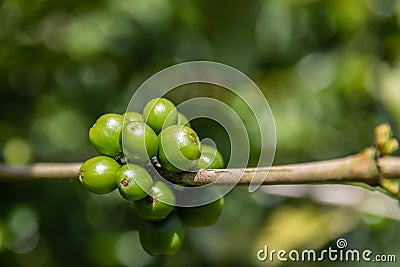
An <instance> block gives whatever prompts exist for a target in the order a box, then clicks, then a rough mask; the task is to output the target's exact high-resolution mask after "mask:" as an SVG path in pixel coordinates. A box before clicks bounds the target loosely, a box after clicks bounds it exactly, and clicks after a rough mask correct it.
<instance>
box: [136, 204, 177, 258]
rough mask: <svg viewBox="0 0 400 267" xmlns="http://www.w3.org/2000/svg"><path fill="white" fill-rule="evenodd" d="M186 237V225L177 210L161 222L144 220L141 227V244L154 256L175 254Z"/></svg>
mask: <svg viewBox="0 0 400 267" xmlns="http://www.w3.org/2000/svg"><path fill="white" fill-rule="evenodd" d="M184 238H185V228H184V225H183V223H182V222H181V220H180V218H179V216H177V214H176V213H175V212H173V213H172V214H170V215H169V216H168V217H167V218H165V219H164V220H162V221H160V222H149V221H143V223H142V224H141V225H140V227H139V240H140V244H141V245H142V247H143V249H144V250H145V251H146V252H147V253H149V254H150V255H152V256H172V255H174V254H175V253H177V252H178V251H179V249H180V248H181V247H182V244H183V241H184Z"/></svg>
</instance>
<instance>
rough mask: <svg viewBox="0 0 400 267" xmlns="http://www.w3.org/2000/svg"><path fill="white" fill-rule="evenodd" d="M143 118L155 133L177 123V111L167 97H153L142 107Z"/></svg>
mask: <svg viewBox="0 0 400 267" xmlns="http://www.w3.org/2000/svg"><path fill="white" fill-rule="evenodd" d="M143 119H144V121H145V122H146V123H147V124H148V125H149V126H150V127H151V128H152V129H153V130H154V132H155V133H156V134H159V133H160V132H161V130H162V129H164V128H166V127H168V126H171V125H174V124H176V123H177V121H178V111H177V110H176V108H175V105H174V104H173V103H172V102H171V101H169V100H168V99H165V98H154V99H152V100H150V101H149V102H148V103H147V104H146V106H145V107H144V109H143Z"/></svg>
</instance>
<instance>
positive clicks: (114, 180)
mask: <svg viewBox="0 0 400 267" xmlns="http://www.w3.org/2000/svg"><path fill="white" fill-rule="evenodd" d="M89 140H90V142H91V144H92V146H93V147H94V148H95V150H96V151H97V152H99V153H100V154H101V155H102V156H97V157H93V158H91V159H89V160H87V161H85V162H84V163H83V164H82V167H81V168H80V173H79V180H80V182H81V183H82V185H83V186H84V187H85V188H86V189H88V190H89V191H91V192H93V193H97V194H106V193H109V192H111V191H113V190H114V189H116V188H118V190H119V192H120V194H121V196H122V197H123V198H125V199H127V200H130V201H133V203H135V205H134V206H135V208H136V211H137V213H138V215H139V216H140V217H141V218H143V219H144V220H143V221H142V223H141V224H140V225H141V226H140V227H139V239H140V243H141V245H142V247H143V249H144V250H145V251H146V252H148V253H149V254H150V255H153V256H159V255H173V254H175V253H176V252H177V251H179V249H180V248H181V246H182V243H183V239H184V235H185V230H184V225H185V224H186V225H189V226H194V227H205V226H209V225H211V224H213V223H215V222H216V221H217V220H218V217H219V215H220V213H221V210H222V208H223V205H224V199H223V198H222V197H221V198H219V199H218V200H216V201H214V202H211V203H209V204H206V205H203V206H197V207H191V208H189V207H179V208H176V207H174V203H175V201H176V198H175V193H174V191H173V190H172V189H171V188H170V187H169V186H168V185H167V183H165V182H163V181H161V180H159V181H155V180H153V178H152V177H151V175H150V174H149V172H148V170H147V169H146V168H145V164H149V162H151V160H152V159H153V160H154V159H156V161H157V162H158V163H159V164H160V165H161V167H162V168H163V169H166V170H168V171H172V172H180V171H186V170H196V169H202V168H222V167H223V165H224V161H223V158H222V155H221V154H220V152H219V151H218V150H217V149H216V148H214V147H212V146H208V145H201V143H200V140H199V138H198V136H197V134H196V132H195V131H194V130H193V129H192V128H191V125H190V123H189V122H188V120H187V118H186V117H185V116H184V115H183V114H182V113H180V112H178V111H177V109H176V107H175V105H174V104H173V103H172V102H171V101H169V100H167V99H165V98H155V99H152V100H150V101H149V102H148V103H147V104H146V106H145V107H144V109H143V114H140V113H137V112H126V113H124V114H122V115H120V114H105V115H102V116H101V117H100V118H99V119H98V120H97V121H96V123H95V124H94V125H93V126H92V128H91V129H90V131H89ZM209 193H210V194H215V193H214V192H212V191H211V189H210V192H209ZM171 203H172V204H171Z"/></svg>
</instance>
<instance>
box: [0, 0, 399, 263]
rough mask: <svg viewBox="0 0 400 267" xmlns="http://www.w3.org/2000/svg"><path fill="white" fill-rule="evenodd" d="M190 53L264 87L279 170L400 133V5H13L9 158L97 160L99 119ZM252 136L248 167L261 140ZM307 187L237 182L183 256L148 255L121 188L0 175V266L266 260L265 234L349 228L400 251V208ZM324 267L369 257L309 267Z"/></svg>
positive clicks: (5, 94) (321, 240) (212, 130)
mask: <svg viewBox="0 0 400 267" xmlns="http://www.w3.org/2000/svg"><path fill="white" fill-rule="evenodd" d="M192 60H210V61H216V62H220V63H224V64H228V65H230V66H233V67H235V68H237V69H238V70H240V71H242V72H244V73H245V74H246V75H248V76H249V77H250V78H251V79H253V80H254V81H255V82H256V84H257V85H258V86H259V88H260V89H261V90H262V92H263V93H264V95H265V96H266V98H267V99H268V101H269V104H270V106H271V109H272V112H273V114H274V118H275V123H276V128H277V151H276V157H275V161H274V164H275V165H277V164H285V163H298V162H306V161H313V160H323V159H331V158H336V157H341V156H345V155H349V154H353V153H357V152H359V151H360V150H362V149H363V148H364V147H366V146H369V145H370V144H371V143H372V138H373V129H374V127H375V126H376V125H377V124H379V123H381V122H389V123H391V124H392V127H393V129H394V132H395V135H396V134H397V136H398V133H399V130H400V1H395V0H392V1H391V0H384V1H380V0H368V1H367V0H365V1H361V0H354V1H351V0H337V1H333V0H331V1H317V0H315V1H313V0H273V1H239V0H231V1H211V0H207V1H200V0H199V1H185V0H177V1H163V0H150V1H149V0H138V1H129V0H113V1H106V0H103V1H101V0H97V1H91V0H86V1H67V0H61V1H50V0H29V1H28V0H3V1H0V152H1V155H0V158H1V161H3V162H6V163H8V164H12V165H24V164H29V163H31V162H38V161H56V162H58V161H60V162H66V161H83V160H85V159H87V158H89V157H91V156H93V155H96V154H95V152H94V150H93V149H92V148H91V147H90V145H89V142H88V137H87V136H88V129H89V127H90V126H91V125H92V124H93V123H94V121H95V120H96V119H97V118H98V117H99V116H100V115H101V114H103V113H107V112H114V113H122V112H124V111H125V108H126V106H127V104H128V103H129V100H130V97H131V95H132V94H133V92H134V90H135V88H137V87H138V86H139V85H140V84H141V83H142V82H144V81H145V80H146V79H147V78H149V77H150V76H151V75H153V74H155V73H156V72H158V71H160V70H162V69H164V68H165V67H169V66H171V65H174V64H176V63H181V62H185V61H192ZM190 92H191V93H188V95H186V96H185V97H190V96H191V94H195V93H193V92H192V91H190ZM217 97H220V98H222V99H223V98H224V95H218V96H217ZM226 100H227V102H229V101H230V100H231V99H229V98H228V97H227V98H226ZM238 111H239V113H240V115H241V116H243V117H247V116H249V115H248V114H247V113H246V112H248V111H247V110H246V109H242V110H240V106H239V107H238ZM194 126H195V128H197V129H196V130H198V132H199V133H200V135H201V136H202V137H204V136H206V135H207V134H210V135H211V136H212V135H213V134H214V135H215V138H216V141H217V144H218V141H219V142H220V146H221V151H222V152H223V153H224V157H225V158H227V154H228V152H229V148H228V147H227V144H226V143H224V140H223V134H222V133H220V131H219V130H218V127H217V126H215V125H213V124H212V123H210V122H207V121H200V122H197V123H194ZM248 127H249V129H252V128H251V127H252V125H251V123H249V125H248ZM221 136H222V137H221ZM219 139H221V140H219ZM251 145H252V150H251V153H252V155H251V161H250V164H249V165H252V163H254V159H255V158H256V157H257V149H258V148H259V144H258V143H257V141H255V140H252V141H251ZM299 190H300V189H296V188H295V189H294V191H295V192H297V193H298V195H299V196H300V197H299V198H293V197H287V196H285V195H284V196H282V195H281V196H278V195H276V194H271V193H268V192H266V191H267V190H265V189H261V190H259V191H257V192H256V193H253V194H249V193H248V191H247V188H245V187H242V188H236V189H234V190H233V191H232V192H231V193H230V194H229V195H228V196H227V197H226V206H225V209H224V212H223V214H222V216H221V218H220V221H219V222H218V223H217V224H216V225H215V226H212V227H210V228H205V229H188V233H187V238H186V242H185V245H184V248H183V249H182V250H181V251H180V252H179V253H178V254H177V255H176V256H174V257H170V258H151V257H149V256H147V255H146V254H145V253H144V252H143V250H142V249H141V248H140V245H139V244H138V240H137V233H136V232H134V230H135V229H136V227H137V217H136V216H135V214H134V212H133V210H132V209H133V207H132V204H131V203H129V202H127V201H124V200H122V198H120V197H119V196H118V195H117V193H116V192H114V193H115V194H110V195H107V196H97V195H93V194H91V193H88V192H87V191H85V190H84V189H83V188H82V186H81V185H80V184H79V183H78V182H76V181H70V182H49V181H47V182H26V183H1V184H0V201H1V202H0V203H1V204H0V265H1V266H73V265H75V266H253V265H254V266H259V265H261V266H262V265H264V264H260V263H259V262H257V260H256V251H257V249H261V248H262V247H263V245H264V244H269V245H274V246H275V247H273V248H274V249H279V248H288V249H294V248H299V249H302V248H303V249H309V248H316V249H323V248H327V247H329V246H332V247H334V246H335V240H336V239H337V238H338V237H340V236H344V237H345V238H346V239H347V240H348V242H349V247H351V248H359V249H371V250H373V251H374V252H375V253H381V254H396V255H397V258H398V260H400V259H399V256H400V255H399V251H400V244H399V242H398V236H399V234H400V228H399V222H398V219H390V218H387V217H392V218H399V215H398V213H399V212H400V210H398V209H397V208H394V209H392V210H389V211H385V212H386V213H385V212H379V211H382V209H383V208H382V207H384V206H385V205H386V204H385V203H388V202H387V201H388V200H387V199H386V198H379V200H376V201H375V202H374V204H373V205H372V204H371V205H366V207H367V208H366V209H361V208H360V205H357V204H354V203H358V202H354V201H352V200H354V199H356V198H357V197H359V195H357V194H354V197H351V196H352V194H350V197H349V198H345V201H342V203H339V202H340V201H337V202H338V203H336V202H335V201H333V202H332V203H330V204H326V203H323V201H320V200H321V198H318V197H315V195H318V193H315V191H318V190H319V189H318V188H316V189H314V190H311V191H310V192H311V193H310V192H309V193H304V194H301V192H300V193H299ZM312 192H314V193H312ZM357 192H360V191H357ZM361 192H362V194H367V193H366V192H364V191H361ZM368 196H369V195H368ZM337 199H338V200H340V199H341V195H340V194H339V193H338V195H337ZM368 200H371V198H367V197H366V198H365V201H366V202H367V201H368ZM365 201H363V202H362V203H364V202H365ZM352 203H353V204H352ZM364 204H365V203H364ZM385 214H386V215H385ZM383 215H384V216H383ZM269 264H270V265H271V263H269ZM302 264H304V263H285V264H282V266H301V265H302ZM321 264H324V266H369V265H368V264H366V263H363V262H358V263H357V262H355V263H345V262H336V263H335V262H324V263H307V266H318V265H321ZM374 264H376V263H371V265H370V266H376V265H374ZM265 265H268V264H265ZM272 265H275V266H276V265H278V263H277V262H275V263H274V264H272ZM380 266H386V264H385V263H380ZM387 266H395V264H394V263H387Z"/></svg>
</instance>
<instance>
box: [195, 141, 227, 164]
mask: <svg viewBox="0 0 400 267" xmlns="http://www.w3.org/2000/svg"><path fill="white" fill-rule="evenodd" d="M223 167H224V159H223V157H222V155H221V153H220V152H219V151H218V150H217V149H216V148H214V147H212V146H209V145H204V144H203V145H201V156H200V159H199V161H198V162H197V164H196V167H195V169H221V168H223Z"/></svg>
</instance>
